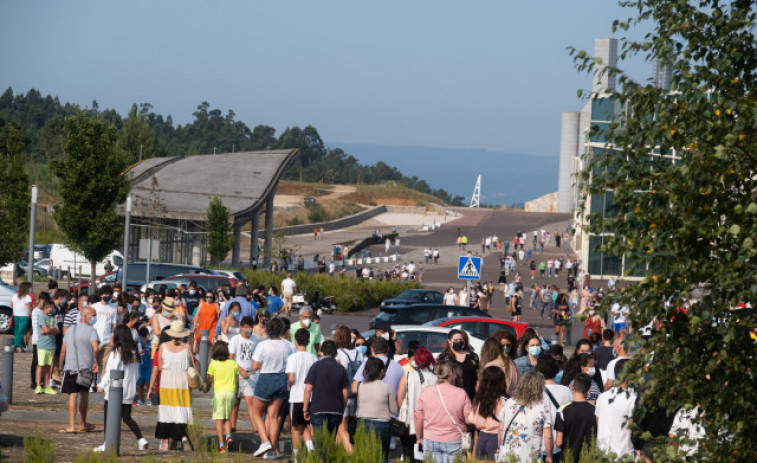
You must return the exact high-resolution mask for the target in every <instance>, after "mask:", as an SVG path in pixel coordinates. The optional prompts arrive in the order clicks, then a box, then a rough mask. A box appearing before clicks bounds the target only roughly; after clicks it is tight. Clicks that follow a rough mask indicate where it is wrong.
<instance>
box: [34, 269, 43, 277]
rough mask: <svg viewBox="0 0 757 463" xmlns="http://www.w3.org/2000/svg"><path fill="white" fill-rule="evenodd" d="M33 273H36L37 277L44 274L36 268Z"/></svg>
mask: <svg viewBox="0 0 757 463" xmlns="http://www.w3.org/2000/svg"><path fill="white" fill-rule="evenodd" d="M33 273H34V276H35V277H38V276H41V275H42V274H41V273H40V272H39V270H35V271H34V272H33Z"/></svg>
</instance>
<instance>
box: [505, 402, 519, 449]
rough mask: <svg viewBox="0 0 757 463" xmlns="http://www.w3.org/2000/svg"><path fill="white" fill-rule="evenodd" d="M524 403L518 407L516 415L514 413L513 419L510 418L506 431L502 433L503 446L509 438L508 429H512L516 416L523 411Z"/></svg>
mask: <svg viewBox="0 0 757 463" xmlns="http://www.w3.org/2000/svg"><path fill="white" fill-rule="evenodd" d="M523 408H524V407H523V405H521V406H519V407H518V411H516V412H515V415H513V417H512V419H511V420H510V423H509V424H508V425H507V427H506V428H505V432H503V433H502V446H503V447H504V446H505V440H506V439H507V431H509V430H510V426H512V425H513V421H515V417H516V416H518V413H520V412H522V411H523Z"/></svg>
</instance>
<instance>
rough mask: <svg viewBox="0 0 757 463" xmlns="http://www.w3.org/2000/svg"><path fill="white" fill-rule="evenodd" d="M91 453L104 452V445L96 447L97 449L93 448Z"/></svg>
mask: <svg viewBox="0 0 757 463" xmlns="http://www.w3.org/2000/svg"><path fill="white" fill-rule="evenodd" d="M92 451H93V452H98V453H101V452H104V451H105V444H103V445H98V446H97V447H95V448H93V449H92Z"/></svg>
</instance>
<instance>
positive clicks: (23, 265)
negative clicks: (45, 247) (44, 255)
mask: <svg viewBox="0 0 757 463" xmlns="http://www.w3.org/2000/svg"><path fill="white" fill-rule="evenodd" d="M28 266H29V262H27V261H26V260H22V261H19V262H18V263H17V264H16V276H19V277H20V276H24V275H26V269H27V267H28ZM32 272H33V273H34V276H43V277H44V276H47V275H49V274H50V259H40V260H35V261H34V268H33V269H32Z"/></svg>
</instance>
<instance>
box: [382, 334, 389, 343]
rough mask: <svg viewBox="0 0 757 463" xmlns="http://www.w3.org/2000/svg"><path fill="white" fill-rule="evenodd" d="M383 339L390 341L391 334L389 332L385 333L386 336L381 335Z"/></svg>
mask: <svg viewBox="0 0 757 463" xmlns="http://www.w3.org/2000/svg"><path fill="white" fill-rule="evenodd" d="M381 337H382V338H384V339H386V340H387V341H388V340H389V333H388V332H387V333H384V334H382V335H381Z"/></svg>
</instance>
